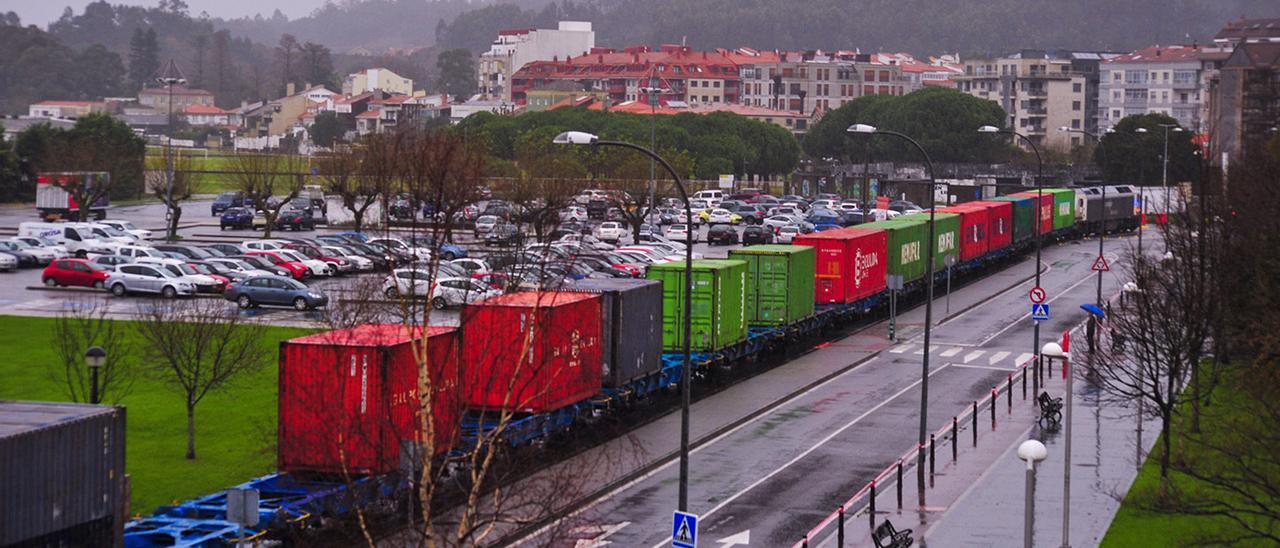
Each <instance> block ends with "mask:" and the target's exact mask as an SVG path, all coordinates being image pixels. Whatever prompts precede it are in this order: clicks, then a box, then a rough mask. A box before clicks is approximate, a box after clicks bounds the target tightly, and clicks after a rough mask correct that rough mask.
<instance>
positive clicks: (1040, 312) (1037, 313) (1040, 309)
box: [1031, 303, 1049, 322]
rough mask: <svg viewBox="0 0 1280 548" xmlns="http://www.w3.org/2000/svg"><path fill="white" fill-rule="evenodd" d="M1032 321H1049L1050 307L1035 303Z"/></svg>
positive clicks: (1032, 306) (1032, 309)
mask: <svg viewBox="0 0 1280 548" xmlns="http://www.w3.org/2000/svg"><path fill="white" fill-rule="evenodd" d="M1031 319H1033V320H1035V321H1037V322H1043V321H1045V320H1048V319H1049V305H1048V304H1045V303H1034V304H1032V305H1031Z"/></svg>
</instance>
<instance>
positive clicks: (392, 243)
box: [369, 238, 431, 261]
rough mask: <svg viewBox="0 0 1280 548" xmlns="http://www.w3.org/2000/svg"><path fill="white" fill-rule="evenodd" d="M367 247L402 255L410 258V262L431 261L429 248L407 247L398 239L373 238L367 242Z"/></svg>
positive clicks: (406, 244)
mask: <svg viewBox="0 0 1280 548" xmlns="http://www.w3.org/2000/svg"><path fill="white" fill-rule="evenodd" d="M369 245H373V246H377V247H382V248H386V249H390V250H392V251H395V252H398V253H402V254H404V255H406V256H408V257H410V258H411V260H417V261H430V260H431V248H429V247H418V246H414V245H409V244H408V243H406V242H405V241H404V240H401V239H400V238H373V239H371V240H369Z"/></svg>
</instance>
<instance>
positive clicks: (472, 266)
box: [449, 257, 490, 274]
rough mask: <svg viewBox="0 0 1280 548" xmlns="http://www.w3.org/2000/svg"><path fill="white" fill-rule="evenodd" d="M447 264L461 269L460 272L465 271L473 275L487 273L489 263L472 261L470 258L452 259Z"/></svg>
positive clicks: (477, 260) (479, 260) (478, 260)
mask: <svg viewBox="0 0 1280 548" xmlns="http://www.w3.org/2000/svg"><path fill="white" fill-rule="evenodd" d="M449 264H451V265H454V266H456V267H458V268H461V269H462V270H464V271H466V272H467V273H469V274H475V273H477V272H488V271H489V270H490V268H489V263H486V262H485V261H483V260H481V259H474V258H471V257H464V258H462V259H454V260H452V261H449Z"/></svg>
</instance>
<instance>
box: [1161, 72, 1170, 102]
mask: <svg viewBox="0 0 1280 548" xmlns="http://www.w3.org/2000/svg"><path fill="white" fill-rule="evenodd" d="M1165 74H1168V73H1167V72H1166V73H1165ZM1160 102H1161V103H1168V102H1169V92H1168V91H1161V92H1160Z"/></svg>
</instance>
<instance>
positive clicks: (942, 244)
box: [894, 213, 960, 272]
mask: <svg viewBox="0 0 1280 548" xmlns="http://www.w3.org/2000/svg"><path fill="white" fill-rule="evenodd" d="M894 220H895V221H919V222H922V223H925V225H926V230H927V225H928V224H929V214H928V213H912V214H911V215H903V216H901V217H898V218H897V219H894ZM934 222H935V223H936V224H935V225H934V229H933V241H934V246H933V270H934V272H938V271H942V270H946V268H947V255H954V256H955V261H956V262H957V263H958V262H960V216H959V215H956V214H955V213H935V214H934ZM927 235H928V233H927V232H926V236H927Z"/></svg>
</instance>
